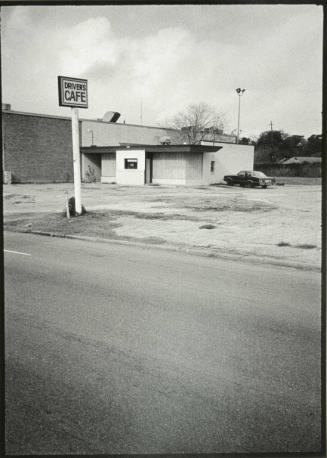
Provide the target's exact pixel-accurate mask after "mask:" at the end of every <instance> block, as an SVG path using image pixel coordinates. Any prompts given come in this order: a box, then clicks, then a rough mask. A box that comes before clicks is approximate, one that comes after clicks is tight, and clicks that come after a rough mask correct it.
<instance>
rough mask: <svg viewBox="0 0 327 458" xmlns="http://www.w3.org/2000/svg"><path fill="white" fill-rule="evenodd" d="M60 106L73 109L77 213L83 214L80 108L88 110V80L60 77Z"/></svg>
mask: <svg viewBox="0 0 327 458" xmlns="http://www.w3.org/2000/svg"><path fill="white" fill-rule="evenodd" d="M58 92H59V105H60V106H62V107H71V115H72V146H73V167H74V193H75V211H76V213H77V214H78V215H81V214H82V199H81V160H80V147H79V120H78V119H79V118H78V108H88V90H87V80H83V79H80V78H71V77H68V76H58Z"/></svg>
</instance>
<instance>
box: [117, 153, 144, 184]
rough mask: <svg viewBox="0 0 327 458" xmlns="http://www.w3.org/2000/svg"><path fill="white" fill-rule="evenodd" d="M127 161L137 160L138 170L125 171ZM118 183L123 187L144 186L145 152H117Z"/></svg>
mask: <svg viewBox="0 0 327 458" xmlns="http://www.w3.org/2000/svg"><path fill="white" fill-rule="evenodd" d="M125 159H137V169H125ZM116 181H117V184H123V185H144V182H145V150H139V149H138V150H133V149H128V150H123V151H122V150H118V151H117V152H116Z"/></svg>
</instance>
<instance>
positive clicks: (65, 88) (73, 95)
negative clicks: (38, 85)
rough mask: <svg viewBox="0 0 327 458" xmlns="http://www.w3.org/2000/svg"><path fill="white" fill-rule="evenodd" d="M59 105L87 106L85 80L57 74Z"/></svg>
mask: <svg viewBox="0 0 327 458" xmlns="http://www.w3.org/2000/svg"><path fill="white" fill-rule="evenodd" d="M58 91H59V106H61V107H75V108H88V94H87V80H82V79H80V78H70V77H68V76H58Z"/></svg>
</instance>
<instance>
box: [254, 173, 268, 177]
mask: <svg viewBox="0 0 327 458" xmlns="http://www.w3.org/2000/svg"><path fill="white" fill-rule="evenodd" d="M253 176H254V177H257V178H266V175H265V174H264V173H263V172H253Z"/></svg>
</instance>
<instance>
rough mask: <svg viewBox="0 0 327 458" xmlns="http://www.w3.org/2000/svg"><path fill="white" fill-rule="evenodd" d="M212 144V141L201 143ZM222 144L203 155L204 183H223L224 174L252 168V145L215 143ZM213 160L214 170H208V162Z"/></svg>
mask: <svg viewBox="0 0 327 458" xmlns="http://www.w3.org/2000/svg"><path fill="white" fill-rule="evenodd" d="M202 144H208V145H209V146H212V143H211V144H210V143H204V142H203V143H202ZM215 145H218V146H222V148H221V149H220V150H218V151H217V152H215V153H204V155H203V181H204V183H206V184H210V183H224V181H223V178H224V175H229V174H235V173H238V172H240V171H241V170H253V165H254V146H252V145H237V144H233V143H216V144H215ZM211 161H215V171H214V173H211V172H210V162H211Z"/></svg>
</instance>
